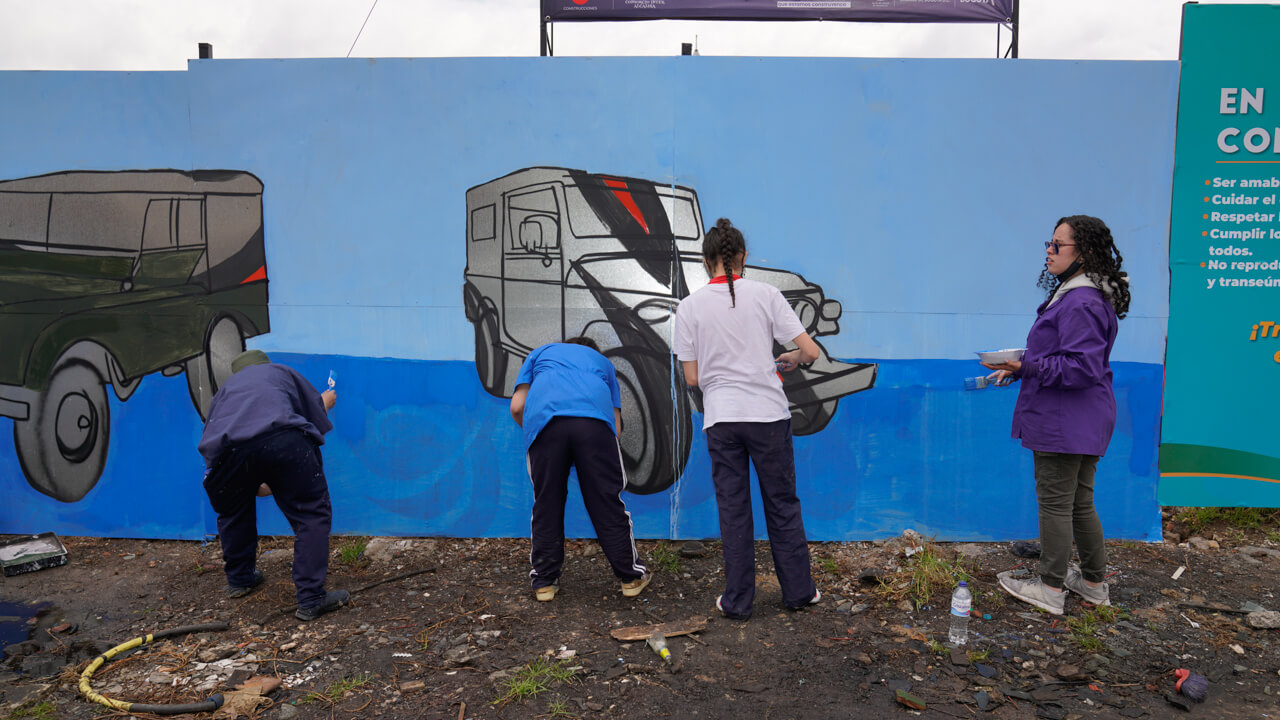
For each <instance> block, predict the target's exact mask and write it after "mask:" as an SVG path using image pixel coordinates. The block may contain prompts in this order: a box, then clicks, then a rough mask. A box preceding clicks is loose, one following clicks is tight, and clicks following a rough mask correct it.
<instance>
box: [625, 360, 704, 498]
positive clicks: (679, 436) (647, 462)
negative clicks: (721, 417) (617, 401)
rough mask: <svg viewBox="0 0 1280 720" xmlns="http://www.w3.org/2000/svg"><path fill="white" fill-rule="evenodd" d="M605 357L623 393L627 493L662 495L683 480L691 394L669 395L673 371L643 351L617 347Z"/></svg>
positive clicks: (690, 436) (690, 437) (690, 426)
mask: <svg viewBox="0 0 1280 720" xmlns="http://www.w3.org/2000/svg"><path fill="white" fill-rule="evenodd" d="M605 356H606V357H608V358H609V360H611V361H612V362H613V365H614V367H615V368H616V369H617V371H618V388H619V390H621V394H622V436H621V437H620V438H619V444H620V445H621V447H622V460H623V469H624V470H626V472H627V488H626V489H627V491H628V492H631V493H635V494H636V495H652V494H653V493H658V492H662V491H663V490H666V489H667V488H669V487H671V486H672V485H673V484H675V482H676V480H678V479H680V475H681V474H683V473H684V465H685V463H686V462H687V461H688V460H689V445H690V443H691V442H692V440H693V416H692V415H691V414H690V412H689V396H688V394H687V393H685V392H677V393H672V392H671V368H670V367H669V366H668V364H667V363H666V362H663V361H662V360H660V359H658V358H656V357H654V356H653V355H651V354H649V353H647V352H646V351H644V350H637V349H636V348H633V347H619V348H613V349H612V350H608V351H606V352H605ZM673 395H674V398H673Z"/></svg>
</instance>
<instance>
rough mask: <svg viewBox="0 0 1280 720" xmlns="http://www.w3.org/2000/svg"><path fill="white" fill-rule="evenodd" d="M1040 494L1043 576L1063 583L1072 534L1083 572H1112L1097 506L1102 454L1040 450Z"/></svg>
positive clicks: (1092, 578)
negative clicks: (1095, 486) (1096, 479)
mask: <svg viewBox="0 0 1280 720" xmlns="http://www.w3.org/2000/svg"><path fill="white" fill-rule="evenodd" d="M1034 453H1035V462H1036V497H1037V498H1038V499H1039V501H1040V547H1041V552H1040V579H1041V580H1042V581H1043V582H1044V584H1045V585H1050V586H1053V587H1055V588H1058V589H1059V590H1060V589H1062V579H1063V578H1065V577H1066V576H1067V563H1068V562H1069V561H1070V560H1071V540H1072V539H1073V538H1074V539H1075V542H1076V549H1077V550H1078V551H1079V552H1080V574H1081V575H1083V576H1084V579H1085V580H1088V581H1089V582H1102V581H1103V579H1105V578H1106V575H1107V548H1106V545H1105V544H1104V543H1103V540H1102V522H1101V521H1099V520H1098V513H1097V511H1095V510H1094V509H1093V475H1094V472H1095V471H1096V470H1097V469H1098V456H1097V455H1071V454H1068V453H1053V452H1040V451H1038V450H1036V451H1034Z"/></svg>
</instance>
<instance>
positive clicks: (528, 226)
mask: <svg viewBox="0 0 1280 720" xmlns="http://www.w3.org/2000/svg"><path fill="white" fill-rule="evenodd" d="M559 235H560V227H559V224H558V223H557V222H556V221H555V219H554V218H552V217H550V216H547V215H530V216H529V217H527V218H525V219H524V220H522V221H521V222H520V246H521V247H523V248H524V249H525V250H526V251H527V252H539V253H545V252H547V251H548V250H551V249H554V248H555V247H556V246H557V245H558V244H559V242H558V238H559Z"/></svg>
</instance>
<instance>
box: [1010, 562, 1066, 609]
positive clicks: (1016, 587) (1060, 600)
mask: <svg viewBox="0 0 1280 720" xmlns="http://www.w3.org/2000/svg"><path fill="white" fill-rule="evenodd" d="M996 577H997V578H999V580H1000V587H1002V588H1004V591H1005V592H1007V593H1009V594H1010V595H1012V596H1014V597H1016V598H1018V599H1019V600H1021V601H1022V602H1024V603H1030V604H1032V605H1035V606H1036V607H1038V608H1040V609H1041V610H1047V611H1049V612H1050V613H1053V614H1054V615H1061V614H1062V611H1063V610H1064V609H1065V608H1066V605H1067V591H1066V590H1062V591H1054V590H1052V589H1051V588H1049V587H1048V586H1047V585H1045V584H1044V583H1043V582H1041V580H1040V578H1038V577H1037V578H1032V579H1030V580H1018V579H1016V578H1013V577H1011V576H1010V573H1009V572H1008V571H1005V572H1002V573H1000V574H998V575H996Z"/></svg>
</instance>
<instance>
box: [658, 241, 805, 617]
mask: <svg viewBox="0 0 1280 720" xmlns="http://www.w3.org/2000/svg"><path fill="white" fill-rule="evenodd" d="M746 258H747V245H746V240H745V239H744V238H743V236H742V232H741V231H740V230H738V229H737V228H735V227H733V224H732V223H730V222H729V221H728V220H727V219H724V218H721V219H720V220H717V221H716V224H715V227H713V228H711V229H710V230H708V231H707V234H706V235H705V236H704V238H703V241H702V261H703V264H704V265H705V266H706V269H707V274H708V275H709V276H710V277H711V282H710V283H709V284H707V285H706V286H705V287H703V288H702V289H700V290H698V291H697V292H695V293H693V294H691V295H689V296H688V297H686V298H685V299H684V300H682V301H681V302H680V306H679V308H677V311H676V357H677V358H679V360H680V362H681V364H682V365H683V369H684V378H685V382H686V383H688V384H689V385H690V386H691V387H699V388H701V389H702V403H703V418H704V419H703V424H702V428H703V430H704V431H705V432H706V434H707V449H708V451H709V452H710V455H711V479H712V482H713V483H714V484H715V488H716V507H717V508H718V510H719V513H720V539H721V541H722V543H723V546H724V575H725V588H724V593H723V594H722V595H721V596H720V597H718V598H716V608H718V609H719V610H720V612H721V613H723V614H724V615H725V616H726V617H729V618H732V619H736V620H746V619H747V618H749V617H751V608H752V602H753V601H754V599H755V545H754V538H755V531H754V528H753V526H752V521H751V472H750V469H749V467H748V461H750V463H751V464H752V465H754V466H755V469H756V476H757V477H758V478H759V482H760V496H761V498H762V500H763V501H764V516H765V525H766V526H767V528H768V531H769V544H770V548H771V550H772V552H773V564H774V568H775V570H776V571H777V574H778V582H779V584H780V585H781V586H782V602H783V604H785V605H786V606H787V607H788V608H790V609H792V610H798V609H800V608H802V607H805V606H806V605H811V604H814V603H817V602H818V600H819V599H820V598H821V597H822V594H821V593H820V592H818V589H817V586H815V585H814V583H813V575H812V573H811V571H810V567H809V545H808V542H807V540H806V538H805V534H804V520H803V518H802V517H801V515H800V499H799V498H798V497H797V496H796V470H795V458H794V453H793V449H792V442H791V411H790V409H789V408H788V404H787V396H786V394H785V393H784V392H783V390H782V378H781V376H780V375H779V374H778V370H779V369H781V370H791V369H792V368H794V367H795V366H796V365H798V364H801V363H807V362H813V361H814V360H816V359H818V355H819V350H818V345H817V344H816V343H815V342H814V341H813V339H812V338H810V337H809V335H808V333H806V332H805V329H804V325H803V324H801V322H800V318H798V317H796V313H795V311H794V310H792V309H791V306H790V305H789V304H787V301H786V299H785V298H783V297H782V293H781V292H780V291H779V290H778V289H777V288H776V287H773V286H772V285H768V284H766V283H761V282H756V281H754V280H747V279H746V278H743V277H742V275H743V274H744V267H745V265H744V263H745V262H746ZM775 341H776V342H777V343H779V344H783V345H785V344H787V343H795V345H796V347H797V349H795V350H791V351H790V352H785V353H782V354H781V355H779V356H777V357H776V358H775V357H774V355H773V344H774V342H775Z"/></svg>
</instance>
